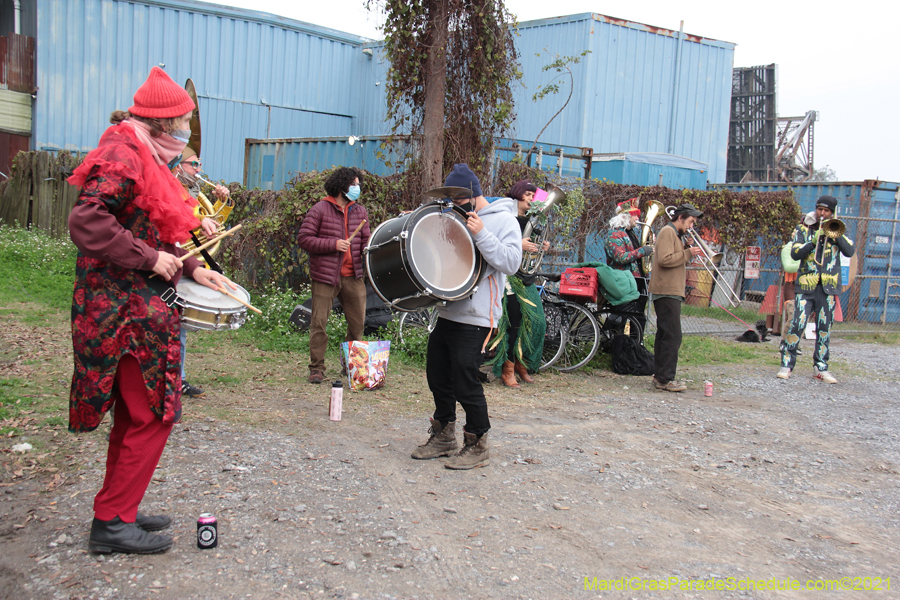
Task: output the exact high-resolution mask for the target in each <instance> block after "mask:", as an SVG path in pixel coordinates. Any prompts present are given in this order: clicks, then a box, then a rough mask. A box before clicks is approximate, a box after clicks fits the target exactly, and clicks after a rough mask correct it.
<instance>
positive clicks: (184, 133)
mask: <svg viewBox="0 0 900 600" xmlns="http://www.w3.org/2000/svg"><path fill="white" fill-rule="evenodd" d="M169 135H171V136H172V137H173V138H175V139H176V140H178V141H179V142H182V143H184V144H187V143H188V142H189V141H191V130H190V129H176V130H175V131H173V132H172V133H170V134H169Z"/></svg>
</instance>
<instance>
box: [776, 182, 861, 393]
mask: <svg viewBox="0 0 900 600" xmlns="http://www.w3.org/2000/svg"><path fill="white" fill-rule="evenodd" d="M836 207H837V199H836V198H835V197H833V196H821V197H820V198H819V199H818V200H816V209H815V210H814V211H813V212H810V213H808V214H806V215H805V216H804V217H803V221H801V222H800V224H799V225H797V227H796V228H795V229H794V236H793V238H792V239H791V258H793V259H794V260H799V261H801V262H800V269H799V270H798V271H797V280H796V281H795V282H794V292H795V294H796V295H795V296H794V318H793V320H792V321H791V327H790V329H789V330H788V334H787V336H785V338H784V341H783V343H782V345H781V368H780V369H779V370H778V374H777V375H776V377H778V378H779V379H787V378H788V377H790V376H791V372H792V371H793V370H794V366H795V365H796V363H797V346H798V345H799V344H800V336H801V335H802V334H803V331H804V330H805V329H806V323H807V322H808V321H809V319H810V318H815V320H816V346H815V351H814V352H813V366H814V369H813V374H814V375H815V378H816V379H818V380H819V381H824V382H825V383H837V379H835V378H834V376H833V375H832V374H831V373H829V372H828V358H829V355H830V352H829V349H828V343H829V339H830V335H829V334H830V330H831V322H832V321H833V320H834V305H835V296H836V295H837V294H839V293H840V292H841V259H840V255H841V254H843V255H844V256H847V257H850V256H853V253H854V252H855V251H856V248H855V247H854V246H853V242H852V241H851V240H850V238H848V237H847V236H846V235H843V233H839V234H837V233H830V232H827V226H824V224H825V222H826V221H828V220H829V219H831V218H832V217H833V216H834V209H835V208H836ZM832 236H834V237H832Z"/></svg>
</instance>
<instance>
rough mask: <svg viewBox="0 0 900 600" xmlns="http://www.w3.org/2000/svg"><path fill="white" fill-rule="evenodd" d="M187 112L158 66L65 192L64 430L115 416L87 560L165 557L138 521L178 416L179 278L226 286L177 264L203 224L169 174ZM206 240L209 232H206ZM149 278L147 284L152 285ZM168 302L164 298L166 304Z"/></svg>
mask: <svg viewBox="0 0 900 600" xmlns="http://www.w3.org/2000/svg"><path fill="white" fill-rule="evenodd" d="M193 109H194V102H193V100H191V98H190V96H188V94H187V92H186V91H185V90H184V89H183V88H181V87H180V86H179V85H177V84H176V83H175V82H174V81H172V79H171V78H170V77H169V76H168V75H166V73H165V71H163V70H162V69H160V68H159V67H153V69H152V70H151V72H150V76H149V77H148V78H147V81H146V82H145V83H144V84H143V85H142V86H141V87H140V88H139V89H138V91H137V92H136V93H135V95H134V106H132V107H131V108H129V109H128V112H123V111H116V112H114V113H113V114H112V117H111V118H110V122H111V123H113V126H112V127H110V128H108V129H107V130H106V132H105V133H104V134H103V136H102V137H101V138H100V142H99V144H98V146H97V148H96V149H95V150H92V151H91V152H90V153H89V154H88V155H87V156H86V157H85V159H84V162H82V164H81V165H80V166H79V167H78V168H77V169H75V172H74V174H73V175H72V176H71V177H70V178H69V180H68V181H69V183H70V184H72V185H75V186H78V187H79V188H81V191H80V193H79V196H78V201H77V202H76V204H75V208H73V209H72V212H71V214H70V215H69V232H70V235H71V238H72V241H73V242H74V243H75V246H76V247H77V248H78V258H77V262H76V267H75V290H74V294H73V298H72V343H73V347H74V358H75V372H74V374H73V376H72V390H71V394H70V398H69V431H72V432H73V433H78V432H85V431H93V430H94V429H96V428H97V427H98V426H99V425H100V422H101V421H102V420H103V417H104V415H105V413H106V412H107V411H109V410H110V409H111V408H113V407H115V420H114V423H113V427H112V430H111V432H110V436H109V450H108V452H107V457H106V476H105V478H104V480H103V486H102V487H101V489H100V491H99V493H98V494H97V496H96V497H95V498H94V521H93V524H92V525H91V535H90V539H89V548H90V550H91V551H92V552H127V553H141V554H146V553H153V552H162V551H164V550H167V549H168V548H169V547H171V545H172V543H173V540H172V538H171V537H170V536H167V535H161V534H152V533H149V532H151V531H158V530H160V529H164V528H166V527H168V526H169V524H170V523H171V519H170V518H169V517H167V516H148V515H143V514H141V513H139V512H138V505H139V504H140V503H141V500H142V499H143V497H144V493H145V492H146V491H147V486H148V484H149V483H150V478H151V476H152V475H153V471H154V469H155V468H156V465H157V463H158V462H159V458H160V456H161V455H162V451H163V449H164V448H165V445H166V441H167V440H168V438H169V433H170V432H171V431H172V426H173V425H174V424H175V423H177V422H178V421H179V419H180V418H181V351H180V350H181V342H180V339H179V331H180V319H181V309H180V308H179V306H178V305H177V303H176V302H175V301H174V300H176V299H177V296H175V298H172V295H173V292H174V291H175V290H174V286H175V284H177V282H178V280H179V278H180V277H181V276H182V274H184V275H187V276H188V277H193V278H194V280H196V281H197V282H198V283H201V284H204V285H207V286H209V287H211V288H214V289H217V288H218V287H219V286H223V285H228V286H231V287H232V288H233V287H234V285H233V284H232V283H231V282H230V281H229V280H228V278H227V277H225V276H223V275H221V274H219V273H216V272H215V271H210V270H207V269H203V268H198V267H199V266H200V263H199V262H198V261H197V260H196V259H194V258H187V259H185V260H184V261H182V260H181V258H179V256H180V255H183V254H184V251H183V250H181V248H179V247H177V246H176V245H175V242H177V241H179V240H184V239H187V238H188V237H190V236H189V232H190V231H191V230H192V229H196V228H197V227H198V226H200V225H201V224H200V223H199V222H198V220H197V218H196V217H195V216H194V211H193V207H194V205H195V204H196V201H195V200H194V199H193V198H191V196H190V195H189V194H188V193H187V192H186V191H185V190H184V187H182V185H181V184H180V183H179V182H178V180H176V179H175V177H174V175H172V172H171V171H170V168H169V165H170V164H175V163H177V161H178V160H179V158H180V156H181V153H182V151H183V150H184V148H185V145H186V144H187V141H188V137H189V136H190V131H188V127H189V125H188V123H189V121H190V117H191V111H193ZM202 227H203V228H204V229H205V230H208V231H207V232H208V234H212V233H213V231H214V223H212V222H209V223H206V222H204V223H203V224H202ZM154 274H155V275H156V277H153V275H154ZM164 298H165V299H164Z"/></svg>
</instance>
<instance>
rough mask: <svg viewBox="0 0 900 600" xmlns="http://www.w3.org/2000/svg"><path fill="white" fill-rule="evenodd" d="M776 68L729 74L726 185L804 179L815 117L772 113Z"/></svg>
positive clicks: (810, 168)
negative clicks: (729, 113) (727, 183)
mask: <svg viewBox="0 0 900 600" xmlns="http://www.w3.org/2000/svg"><path fill="white" fill-rule="evenodd" d="M777 76H778V67H777V65H775V64H770V65H761V66H756V67H742V68H737V69H733V70H732V77H731V119H730V123H729V127H728V166H727V167H726V171H725V176H726V181H727V182H729V183H731V182H738V181H741V182H746V181H789V182H801V181H808V180H809V179H810V178H811V177H812V176H813V172H814V168H813V132H814V127H815V122H816V120H817V113H816V111H814V110H811V111H809V112H807V113H806V114H805V115H803V116H801V117H778V116H777V114H776V95H777V86H776V79H777Z"/></svg>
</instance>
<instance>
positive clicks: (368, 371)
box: [341, 341, 391, 392]
mask: <svg viewBox="0 0 900 600" xmlns="http://www.w3.org/2000/svg"><path fill="white" fill-rule="evenodd" d="M390 354H391V342H390V341H380V342H362V341H354V342H343V343H342V344H341V362H342V363H343V365H344V366H345V367H347V379H348V380H349V383H350V389H351V390H353V391H354V392H359V391H362V390H377V389H378V388H380V387H382V386H384V381H385V377H386V375H387V366H388V358H389V357H390Z"/></svg>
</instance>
